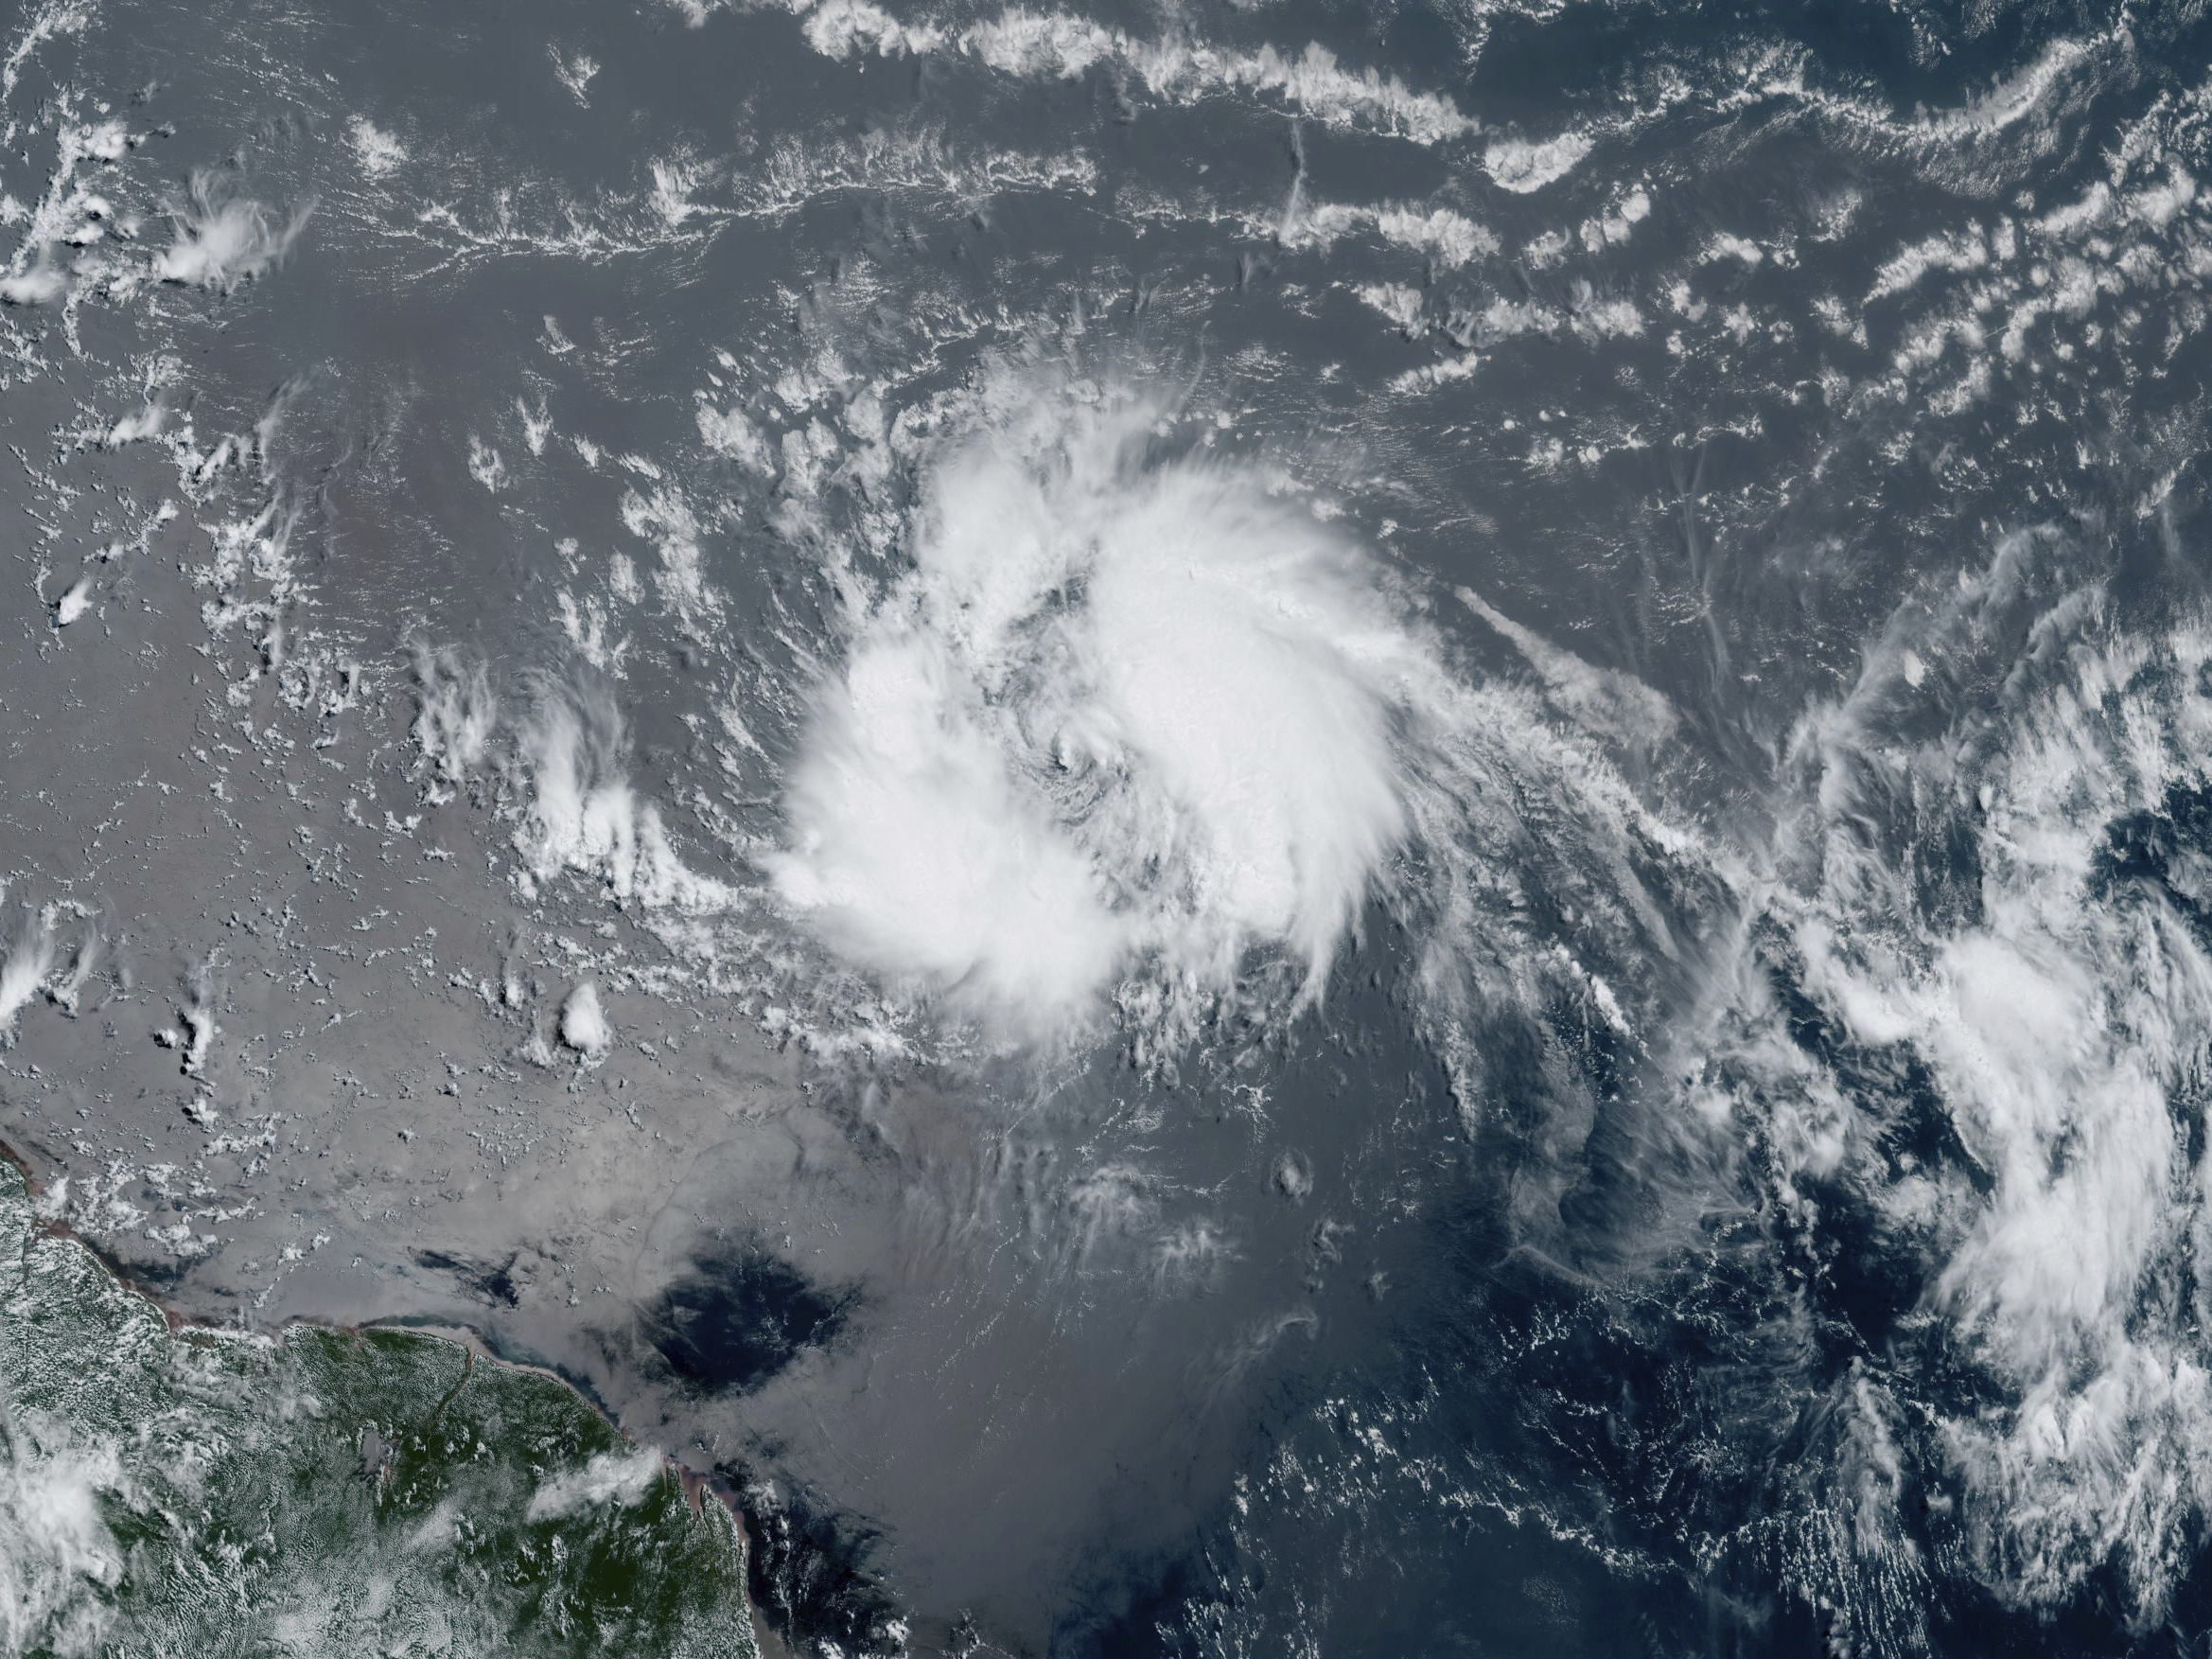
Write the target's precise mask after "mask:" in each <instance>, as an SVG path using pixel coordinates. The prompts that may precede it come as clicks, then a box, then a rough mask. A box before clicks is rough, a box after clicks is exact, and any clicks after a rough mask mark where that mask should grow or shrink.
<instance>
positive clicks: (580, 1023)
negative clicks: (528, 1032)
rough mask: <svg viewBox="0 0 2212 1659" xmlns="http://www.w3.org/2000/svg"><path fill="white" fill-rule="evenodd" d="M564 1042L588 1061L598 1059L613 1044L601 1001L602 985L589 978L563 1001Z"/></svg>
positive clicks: (612, 1034)
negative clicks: (600, 990) (600, 987)
mask: <svg viewBox="0 0 2212 1659" xmlns="http://www.w3.org/2000/svg"><path fill="white" fill-rule="evenodd" d="M560 1033H561V1042H562V1044H563V1045H564V1046H566V1047H568V1048H571V1049H573V1050H575V1051H576V1052H577V1053H579V1054H581V1055H583V1056H584V1057H585V1058H586V1059H587V1060H596V1059H598V1058H599V1057H600V1056H602V1055H603V1054H605V1053H606V1050H608V1049H609V1048H610V1047H611V1046H612V1045H613V1043H614V1032H613V1028H612V1027H610V1026H609V1025H608V1024H607V1022H606V1008H605V1007H604V1006H602V1005H601V1003H600V1000H599V987H598V986H597V985H595V984H593V983H592V982H591V981H590V980H585V981H584V982H583V983H582V984H580V985H578V986H577V987H576V988H575V989H574V990H573V991H571V992H570V993H569V997H568V1000H567V1001H565V1002H563V1003H562V1004H561V1023H560Z"/></svg>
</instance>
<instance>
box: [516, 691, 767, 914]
mask: <svg viewBox="0 0 2212 1659" xmlns="http://www.w3.org/2000/svg"><path fill="white" fill-rule="evenodd" d="M518 746H519V749H520V753H521V761H522V766H523V768H524V770H525V772H526V774H527V776H528V780H529V785H530V789H531V796H532V798H531V802H530V804H529V806H528V808H527V809H526V811H525V813H524V815H523V821H522V823H521V825H520V827H519V828H518V831H517V833H516V837H515V846H516V850H517V851H518V853H520V854H521V855H522V859H523V869H522V870H521V872H520V873H519V875H518V881H519V884H520V886H521V887H522V890H523V892H524V894H525V895H526V896H535V894H536V893H537V892H538V891H540V890H541V888H542V887H543V885H544V883H546V882H547V881H549V880H551V879H552V878H553V877H554V876H556V875H559V874H564V873H573V874H583V875H587V876H588V877H591V878H593V879H595V880H597V881H599V882H600V883H602V884H603V885H604V887H605V889H606V893H607V895H608V896H609V897H611V898H614V899H616V900H618V901H622V902H624V903H629V902H635V903H637V904H640V905H641V906H644V907H646V908H648V909H658V910H690V911H711V910H720V909H727V908H729V905H730V904H731V902H732V900H733V898H734V896H735V895H734V894H733V893H732V891H731V890H730V889H729V888H728V887H727V886H725V885H724V884H722V883H721V882H718V881H716V880H714V879H713V878H711V877H710V876H705V875H701V874H697V873H696V872H694V871H693V870H692V869H691V868H690V867H688V866H687V865H686V864H685V863H684V861H683V859H682V857H681V856H680V855H678V853H677V852H676V847H675V844H674V843H673V842H672V841H671V840H670V838H669V836H668V831H667V829H666V827H665V826H664V825H663V823H662V821H661V817H660V809H659V808H658V806H656V805H655V804H654V803H652V802H650V801H647V800H644V799H642V798H641V797H640V796H639V794H638V792H637V791H636V790H635V789H633V788H632V787H631V786H630V782H629V776H628V770H627V756H628V752H629V728H628V724H627V722H625V721H624V720H623V715H622V711H621V709H620V708H619V707H617V706H616V703H615V700H614V697H613V695H612V694H611V693H610V692H608V691H607V690H606V687H605V686H604V685H600V684H597V683H593V682H585V681H581V680H579V681H575V682H565V681H555V680H553V679H541V680H540V681H539V682H538V684H537V688H536V692H535V697H534V699H533V706H532V709H531V712H530V714H529V715H528V717H527V720H526V722H525V724H524V725H523V727H522V729H521V730H520V732H519V733H518Z"/></svg>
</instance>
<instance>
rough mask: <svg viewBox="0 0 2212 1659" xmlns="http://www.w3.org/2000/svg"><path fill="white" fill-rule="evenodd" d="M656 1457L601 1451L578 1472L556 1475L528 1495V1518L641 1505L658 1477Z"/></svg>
mask: <svg viewBox="0 0 2212 1659" xmlns="http://www.w3.org/2000/svg"><path fill="white" fill-rule="evenodd" d="M661 1468H662V1465H661V1458H660V1454H659V1453H658V1452H656V1451H653V1450H651V1449H650V1448H640V1449H639V1450H637V1451H635V1452H628V1453H621V1452H602V1453H600V1454H599V1455H598V1456H596V1457H593V1458H592V1459H591V1461H590V1462H588V1463H587V1464H585V1465H584V1467H583V1468H581V1469H571V1471H569V1472H568V1473H567V1474H556V1475H554V1476H553V1478H552V1479H551V1480H548V1481H545V1482H544V1483H542V1484H541V1485H540V1486H539V1487H538V1489H537V1490H536V1491H535V1492H533V1493H531V1494H530V1508H529V1510H528V1518H529V1519H530V1520H532V1521H558V1520H561V1519H563V1518H564V1517H566V1516H570V1515H574V1514H579V1513H581V1512H582V1511H584V1510H586V1509H596V1508H598V1507H599V1506H601V1505H603V1504H610V1503H611V1504H620V1505H622V1506H623V1508H625V1509H626V1508H628V1507H630V1506H631V1505H634V1504H638V1503H641V1502H642V1501H643V1500H644V1498H645V1496H646V1495H647V1494H648V1493H649V1492H651V1491H652V1490H653V1488H654V1487H655V1485H656V1484H658V1481H659V1480H660V1477H661Z"/></svg>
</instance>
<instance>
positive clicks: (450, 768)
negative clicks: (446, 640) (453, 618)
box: [411, 639, 500, 799]
mask: <svg viewBox="0 0 2212 1659" xmlns="http://www.w3.org/2000/svg"><path fill="white" fill-rule="evenodd" d="M411 654H412V655H413V660H414V698H415V714H414V724H413V727H412V728H411V734H412V735H413V738H414V742H415V747H416V748H417V749H418V750H421V754H422V758H421V762H420V765H421V766H422V767H424V768H429V769H430V771H431V772H432V773H433V774H434V776H435V779H436V780H437V783H436V784H435V785H433V791H434V792H437V794H438V798H439V799H450V796H451V789H452V786H453V785H459V784H461V783H463V782H464V781H465V780H466V779H467V777H468V776H469V774H470V773H471V772H473V771H475V770H476V769H477V768H480V767H481V766H483V762H484V758H485V756H486V755H487V754H488V753H489V752H490V749H491V742H492V734H493V732H495V730H496V729H497V727H498V724H499V715H500V705H499V699H498V698H497V697H494V696H493V694H492V687H491V675H490V671H489V670H488V669H487V668H486V667H485V665H484V664H483V662H482V661H480V660H477V659H474V658H470V657H468V656H465V655H464V654H463V653H462V652H460V651H458V650H455V649H453V648H452V647H450V646H448V647H444V648H440V649H433V648H431V646H430V644H428V643H427V642H426V641H423V640H421V639H417V640H415V641H414V642H413V645H412V647H411ZM440 785H443V788H442V792H441V791H440V790H439V786H440Z"/></svg>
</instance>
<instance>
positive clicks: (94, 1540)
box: [0, 1401, 124, 1653]
mask: <svg viewBox="0 0 2212 1659" xmlns="http://www.w3.org/2000/svg"><path fill="white" fill-rule="evenodd" d="M9 1404H10V1403H9V1402H5V1401H0V1407H6V1406H8V1405H9ZM123 1479H124V1476H123V1473H122V1466H121V1463H120V1461H119V1459H118V1458H117V1456H116V1453H115V1449H114V1447H113V1446H111V1445H106V1444H102V1443H95V1442H89V1441H86V1440H83V1439H81V1438H79V1437H77V1436H75V1435H73V1434H71V1433H70V1432H69V1430H68V1428H67V1426H66V1425H65V1424H62V1423H59V1422H55V1421H49V1420H47V1419H44V1418H43V1417H39V1416H36V1415H29V1416H18V1415H15V1414H13V1413H11V1412H10V1411H9V1410H6V1409H0V1650H5V1651H7V1652H9V1653H31V1652H50V1653H91V1652H97V1650H99V1646H100V1638H101V1635H102V1633H103V1632H104V1631H105V1629H106V1627H107V1624H108V1621H109V1617H110V1615H109V1610H108V1606H107V1603H106V1600H105V1598H104V1597H103V1595H102V1592H103V1591H107V1590H111V1589H112V1588H113V1587H114V1584H115V1583H116V1581H117V1580H119V1579H120V1578H121V1577H122V1573H123V1557H122V1551H121V1549H120V1548H119V1547H118V1546H117V1544H116V1542H115V1539H114V1534H113V1533H111V1532H110V1531H109V1530H108V1526H107V1522H106V1520H105V1519H104V1518H103V1517H102V1515H101V1513H100V1505H99V1499H100V1494H101V1493H102V1492H104V1491H114V1490H116V1489H117V1488H118V1487H119V1486H121V1484H122V1482H123Z"/></svg>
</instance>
